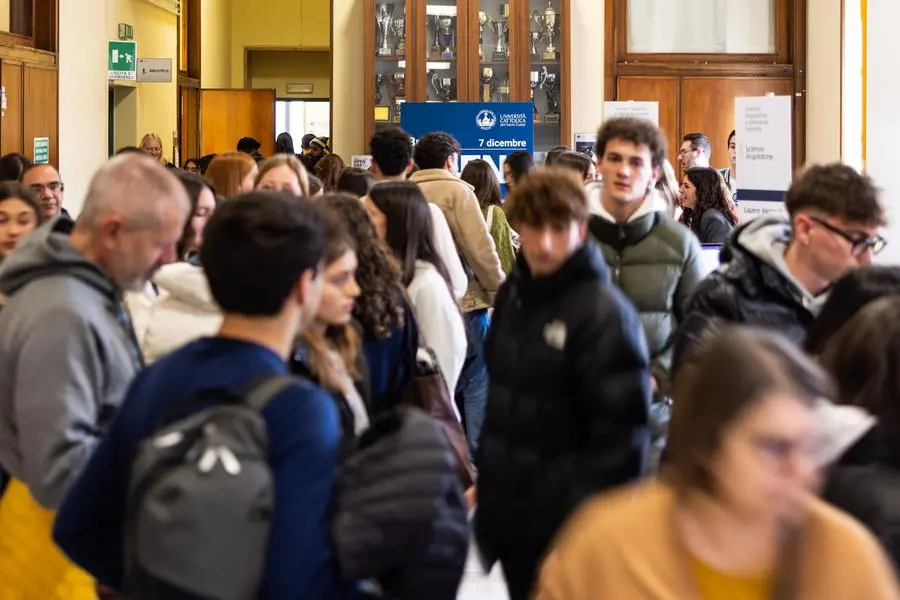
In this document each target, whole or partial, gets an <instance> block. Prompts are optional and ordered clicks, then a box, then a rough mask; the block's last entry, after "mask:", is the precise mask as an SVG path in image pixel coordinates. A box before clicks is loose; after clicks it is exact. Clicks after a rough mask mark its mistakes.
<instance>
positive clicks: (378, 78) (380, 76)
mask: <svg viewBox="0 0 900 600" xmlns="http://www.w3.org/2000/svg"><path fill="white" fill-rule="evenodd" d="M382 86H384V73H376V74H375V105H376V106H379V105H380V104H381V101H382V100H384V94H382V93H381V88H382Z"/></svg>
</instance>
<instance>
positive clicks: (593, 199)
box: [588, 185, 669, 223]
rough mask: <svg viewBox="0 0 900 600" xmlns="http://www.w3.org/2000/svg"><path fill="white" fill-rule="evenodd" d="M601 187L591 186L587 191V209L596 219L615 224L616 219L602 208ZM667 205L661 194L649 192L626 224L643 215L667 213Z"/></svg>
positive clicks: (653, 191) (654, 191)
mask: <svg viewBox="0 0 900 600" xmlns="http://www.w3.org/2000/svg"><path fill="white" fill-rule="evenodd" d="M602 190H603V187H602V186H599V185H597V186H593V188H592V189H590V190H589V191H588V207H589V208H590V210H591V212H592V213H593V214H596V215H597V216H598V217H601V218H602V219H604V220H606V221H609V222H610V223H615V222H616V218H615V217H613V216H612V215H611V214H610V213H609V212H608V211H607V210H606V208H604V206H603V202H602V201H601V198H602V194H603V191H602ZM668 210H669V205H668V204H666V200H665V198H663V197H662V194H660V193H659V191H657V190H655V189H654V190H650V193H649V194H647V196H646V197H645V198H644V200H643V201H642V202H641V205H640V207H638V209H637V211H636V212H635V213H634V214H633V215H631V216H630V217H629V218H628V222H629V223H631V222H632V221H636V220H638V219H640V218H641V217H643V216H645V215H649V214H651V213H657V212H668Z"/></svg>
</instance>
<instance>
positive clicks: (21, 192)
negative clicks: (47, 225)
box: [0, 181, 44, 225]
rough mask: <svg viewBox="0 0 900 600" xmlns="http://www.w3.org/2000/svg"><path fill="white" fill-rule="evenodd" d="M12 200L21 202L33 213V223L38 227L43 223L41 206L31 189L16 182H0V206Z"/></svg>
mask: <svg viewBox="0 0 900 600" xmlns="http://www.w3.org/2000/svg"><path fill="white" fill-rule="evenodd" d="M13 198H17V199H19V200H21V201H22V202H24V203H25V204H27V205H28V208H30V209H31V210H33V211H34V215H35V221H36V222H37V224H38V225H40V224H41V223H43V222H44V216H43V214H44V213H43V212H41V205H40V204H39V203H38V201H37V198H35V196H34V192H32V191H31V188H29V187H28V186H25V185H22V184H21V183H19V182H18V181H0V204H2V203H3V202H5V201H7V200H12V199H13Z"/></svg>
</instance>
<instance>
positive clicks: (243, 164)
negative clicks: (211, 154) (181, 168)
mask: <svg viewBox="0 0 900 600" xmlns="http://www.w3.org/2000/svg"><path fill="white" fill-rule="evenodd" d="M258 172H259V167H257V166H256V161H255V160H253V158H252V157H251V156H250V155H249V154H244V153H243V152H226V153H224V154H219V155H218V156H216V157H215V158H214V159H212V162H210V163H209V168H208V169H206V173H205V175H206V178H207V179H209V181H210V183H212V184H213V187H215V188H216V191H217V192H218V193H219V195H221V196H222V197H223V198H225V199H228V198H234V197H235V196H240V195H241V194H246V193H247V192H251V191H253V183H254V181H255V180H256V174H257V173H258Z"/></svg>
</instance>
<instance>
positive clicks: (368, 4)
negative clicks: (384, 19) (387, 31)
mask: <svg viewBox="0 0 900 600" xmlns="http://www.w3.org/2000/svg"><path fill="white" fill-rule="evenodd" d="M331 5H332V6H334V0H331ZM363 20H364V21H365V24H364V25H363V55H364V56H365V58H364V59H363V94H364V97H365V101H364V102H363V113H364V116H363V126H364V127H365V139H366V143H368V142H369V140H371V139H372V135H373V134H374V133H375V27H374V24H375V0H366V1H365V2H364V7H363ZM410 26H411V25H410V24H409V23H407V26H406V31H407V36H408V35H409V28H410ZM332 35H333V34H332ZM332 56H333V53H332ZM410 58H411V57H410V55H409V47H408V46H407V48H406V61H407V63H406V65H407V70H409V59H410ZM332 61H333V59H332ZM332 65H333V62H332ZM333 68H334V67H333V66H332V72H333Z"/></svg>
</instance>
